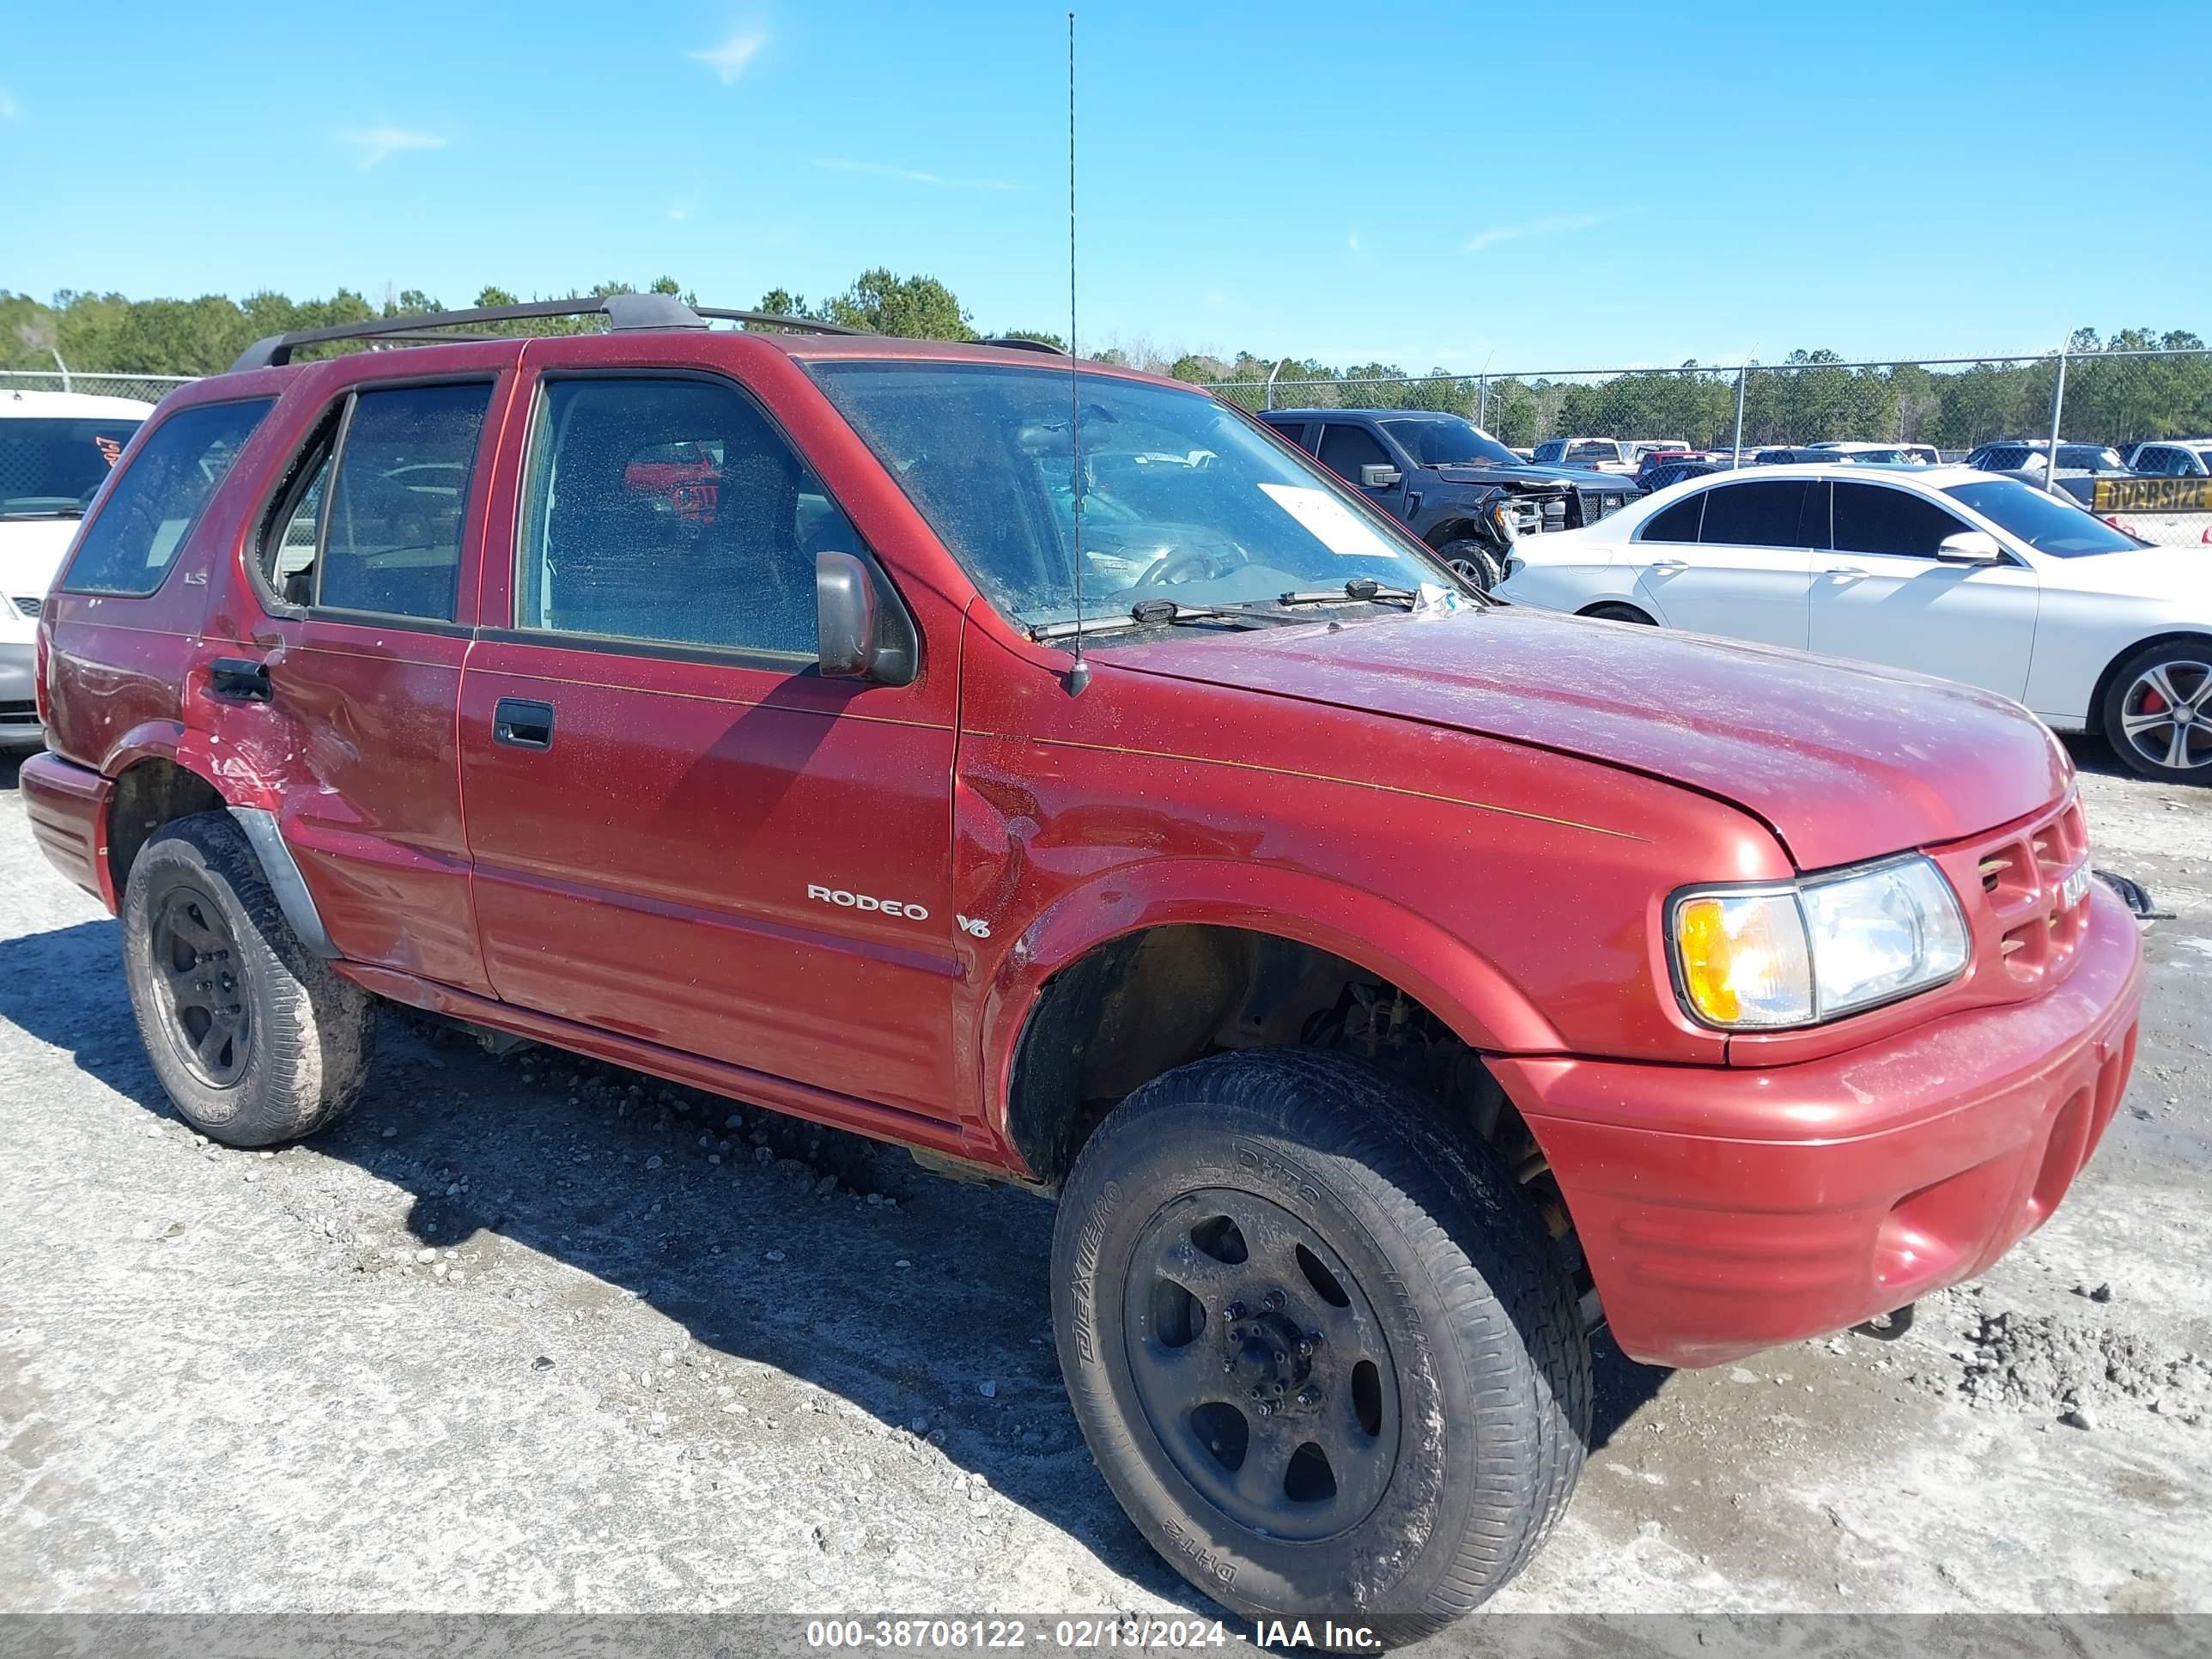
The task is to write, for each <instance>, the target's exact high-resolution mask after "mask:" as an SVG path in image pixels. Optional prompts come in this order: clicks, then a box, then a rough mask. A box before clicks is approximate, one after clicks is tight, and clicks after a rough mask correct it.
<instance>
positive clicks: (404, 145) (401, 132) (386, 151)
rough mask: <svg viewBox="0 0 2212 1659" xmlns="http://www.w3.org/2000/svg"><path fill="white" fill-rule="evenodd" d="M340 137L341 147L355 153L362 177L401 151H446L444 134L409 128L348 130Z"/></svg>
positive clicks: (360, 128) (356, 128)
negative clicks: (379, 163) (387, 157)
mask: <svg viewBox="0 0 2212 1659" xmlns="http://www.w3.org/2000/svg"><path fill="white" fill-rule="evenodd" d="M337 137H338V143H341V144H343V145H344V146H345V147H346V148H347V149H349V150H352V151H353V152H354V154H355V155H356V159H357V161H358V162H359V165H360V167H361V170H362V172H363V173H366V172H368V170H369V169H370V168H371V167H374V166H375V165H376V164H377V163H378V162H379V161H383V160H384V159H385V158H386V156H389V155H398V153H399V152H400V151H402V150H418V149H445V147H446V139H445V137H444V136H443V135H442V134H440V133H435V132H417V131H413V130H411V129H410V128H407V127H392V126H377V127H349V128H347V129H346V130H345V131H343V132H341V133H340V134H338V136H337Z"/></svg>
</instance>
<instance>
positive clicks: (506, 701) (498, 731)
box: [491, 697, 553, 749]
mask: <svg viewBox="0 0 2212 1659" xmlns="http://www.w3.org/2000/svg"><path fill="white" fill-rule="evenodd" d="M491 740H492V741H493V742H494V743H503V744H506V745H507V747H508V748H510V749H550V748H551V747H552V746H553V705H552V704H551V703H550V702H530V701H529V700H528V699H527V698H524V697H501V699H500V700H499V707H498V708H495V709H494V710H493V711H492V720H491Z"/></svg>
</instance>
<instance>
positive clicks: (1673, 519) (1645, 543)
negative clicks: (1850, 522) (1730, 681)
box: [1630, 478, 1827, 651]
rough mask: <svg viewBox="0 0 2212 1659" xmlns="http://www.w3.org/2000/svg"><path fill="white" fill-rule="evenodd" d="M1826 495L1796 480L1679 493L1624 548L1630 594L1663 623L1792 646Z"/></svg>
mask: <svg viewBox="0 0 2212 1659" xmlns="http://www.w3.org/2000/svg"><path fill="white" fill-rule="evenodd" d="M1826 501H1827V485H1826V483H1824V482H1822V481H1820V480H1817V479H1815V480H1811V481H1808V480H1806V479H1803V478H1759V479H1746V480H1743V481H1741V482H1737V483H1722V484H1716V485H1714V486H1713V487H1712V488H1711V489H1706V490H1703V491H1701V492H1699V494H1698V495H1692V496H1689V497H1687V498H1686V499H1685V500H1683V501H1680V502H1677V503H1676V504H1675V505H1674V507H1669V508H1668V510H1667V511H1666V512H1664V513H1660V514H1658V515H1657V516H1656V517H1655V518H1653V519H1652V520H1650V522H1649V523H1648V524H1646V525H1645V526H1644V529H1643V531H1642V532H1640V533H1639V534H1638V537H1637V538H1636V539H1635V540H1634V541H1633V542H1632V543H1631V544H1630V547H1631V550H1632V555H1631V556H1632V557H1633V558H1634V559H1635V561H1636V562H1637V564H1638V567H1639V568H1638V571H1637V581H1636V591H1637V593H1638V596H1639V597H1640V598H1641V599H1642V600H1643V601H1644V604H1645V605H1648V606H1649V607H1650V611H1651V613H1652V615H1653V616H1655V617H1657V618H1658V619H1659V620H1660V621H1661V622H1662V623H1666V624H1667V625H1668V627H1669V628H1681V629H1688V630H1689V631H1690V632H1692V633H1695V634H1718V635H1723V636H1725V637H1727V638H1729V639H1738V640H1759V641H1764V642H1765V643H1766V644H1768V645H1786V646H1790V647H1795V648H1796V649H1798V650H1801V651H1802V649H1804V647H1805V630H1806V620H1805V592H1806V587H1807V585H1808V583H1809V582H1810V580H1811V579H1812V578H1811V569H1812V560H1813V555H1812V551H1811V550H1812V548H1813V546H1814V544H1816V542H1818V541H1819V540H1820V539H1822V538H1823V532H1825V529H1826V523H1825V520H1826Z"/></svg>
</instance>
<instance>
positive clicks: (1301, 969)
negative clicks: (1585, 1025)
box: [981, 860, 1560, 1184]
mask: <svg viewBox="0 0 2212 1659" xmlns="http://www.w3.org/2000/svg"><path fill="white" fill-rule="evenodd" d="M1131 885H1132V884H1131V877H1130V874H1129V872H1126V871H1125V872H1117V873H1115V874H1112V875H1109V876H1104V877H1100V878H1094V879H1093V880H1092V881H1091V882H1089V883H1086V884H1084V885H1083V886H1081V887H1079V888H1077V889H1074V890H1071V891H1070V892H1068V893H1066V894H1064V895H1062V896H1061V897H1060V899H1059V900H1058V901H1056V902H1055V903H1054V905H1053V906H1052V907H1050V908H1048V910H1047V911H1046V912H1045V913H1044V914H1042V915H1040V916H1039V917H1038V918H1037V920H1036V922H1035V923H1034V924H1032V926H1031V927H1030V928H1029V929H1028V931H1027V932H1025V933H1024V935H1023V936H1022V938H1021V939H1019V940H1018V942H1017V943H1016V945H1014V946H1013V947H1012V949H1011V950H1010V951H1008V953H1007V955H1006V958H1005V961H1004V964H1003V965H1002V968H1001V969H1000V973H999V975H997V981H996V982H995V983H994V986H993V987H992V990H991V993H990V994H989V996H988V999H987V1006H986V1008H985V1010H984V1018H983V1021H982V1032H981V1036H982V1042H983V1048H984V1060H985V1068H984V1072H985V1076H986V1078H987V1080H988V1088H989V1101H988V1104H987V1110H988V1111H989V1113H990V1116H991V1119H992V1124H991V1127H993V1129H994V1131H996V1132H997V1133H999V1134H1000V1135H1001V1136H1003V1138H1004V1139H1005V1140H1006V1144H1007V1145H1008V1146H1011V1147H1012V1149H1013V1151H1014V1152H1016V1153H1017V1154H1018V1156H1019V1157H1020V1158H1021V1159H1022V1161H1023V1162H1024V1164H1026V1165H1027V1166H1028V1168H1029V1170H1030V1172H1031V1173H1032V1174H1033V1175H1035V1176H1036V1177H1038V1178H1039V1179H1040V1180H1042V1181H1044V1182H1047V1183H1048V1184H1053V1183H1056V1182H1058V1180H1059V1179H1060V1177H1061V1176H1063V1175H1064V1174H1065V1173H1066V1168H1067V1165H1068V1164H1069V1163H1071V1162H1072V1161H1073V1156H1074V1152H1075V1151H1076V1149H1077V1148H1078V1147H1079V1145H1080V1143H1081V1139H1082V1137H1083V1135H1084V1134H1085V1133H1087V1132H1088V1128H1089V1127H1095V1121H1096V1120H1095V1119H1093V1120H1092V1121H1091V1123H1089V1124H1086V1123H1085V1121H1084V1115H1085V1111H1086V1109H1091V1107H1092V1106H1093V1105H1095V1103H1096V1102H1097V1100H1098V1099H1099V1098H1102V1097H1101V1096H1098V1095H1093V1094H1091V1093H1089V1092H1087V1090H1088V1089H1089V1088H1102V1089H1103V1090H1104V1091H1105V1096H1106V1097H1114V1098H1118V1097H1119V1096H1120V1095H1121V1094H1123V1093H1126V1092H1127V1089H1129V1088H1133V1087H1134V1086H1136V1085H1137V1084H1139V1083H1141V1082H1144V1081H1147V1080H1149V1079H1150V1078H1151V1077H1152V1076H1156V1075H1158V1073H1160V1072H1162V1071H1165V1070H1168V1069H1170V1068H1171V1067H1172V1066H1176V1065H1179V1064H1182V1062H1183V1061H1184V1060H1190V1059H1194V1058H1196V1057H1198V1055H1199V1054H1203V1053H1207V1052H1212V1049H1213V1048H1218V1047H1238V1046H1262V1045H1265V1044H1268V1043H1272V1042H1297V1040H1298V1036H1299V1029H1300V1027H1301V1025H1302V1024H1304V1022H1305V1021H1306V1020H1308V1019H1310V1018H1311V1016H1312V1014H1313V1013H1314V1012H1315V1011H1316V1006H1317V999H1322V998H1328V999H1330V1000H1334V995H1335V994H1339V993H1340V989H1341V987H1344V986H1346V985H1347V984H1349V983H1351V982H1352V981H1364V982H1373V983H1376V984H1379V985H1381V986H1383V987H1387V988H1388V989H1389V991H1391V992H1394V993H1399V994H1402V995H1403V996H1404V998H1405V999H1406V1000H1407V1001H1408V1002H1409V1003H1410V1004H1412V1005H1413V1006H1414V1007H1415V1008H1416V1009H1418V1010H1419V1012H1423V1013H1425V1014H1427V1015H1430V1016H1432V1017H1433V1018H1435V1020H1436V1021H1437V1022H1438V1023H1439V1024H1441V1025H1442V1026H1443V1027H1444V1028H1445V1029H1447V1030H1449V1032H1450V1033H1451V1034H1452V1035H1453V1036H1455V1038H1456V1039H1457V1040H1458V1041H1459V1042H1461V1043H1462V1044H1463V1045H1464V1046H1465V1048H1466V1049H1467V1051H1468V1052H1469V1053H1470V1054H1473V1053H1479V1052H1481V1051H1492V1052H1498V1051H1517V1052H1537V1053H1541V1052H1547V1051H1556V1050H1557V1049H1558V1048H1559V1045H1560V1038H1559V1035H1558V1033H1557V1032H1556V1031H1554V1030H1553V1028H1552V1026H1551V1024H1550V1023H1549V1022H1548V1021H1547V1020H1546V1019H1545V1018H1543V1016H1542V1015H1541V1013H1540V1012H1538V1011H1537V1010H1536V1009H1535V1007H1534V1006H1533V1005H1532V1004H1531V1003H1530V1002H1529V1001H1528V999H1527V998H1526V997H1525V996H1523V995H1522V993H1521V992H1520V990H1519V989H1518V988H1517V987H1516V986H1514V985H1513V983H1512V982H1511V981H1510V980H1509V979H1507V978H1506V976H1505V975H1504V973H1503V972H1502V971H1501V970H1500V969H1498V967H1497V966H1496V965H1495V964H1494V963H1491V962H1490V961H1489V960H1488V959H1487V958H1486V957H1484V956H1483V955H1482V954H1481V953H1480V951H1479V950H1478V949H1477V948H1476V947H1474V946H1473V945H1469V944H1468V943H1467V942H1466V941H1464V940H1461V939H1455V938H1454V937H1452V936H1451V935H1449V934H1448V933H1445V932H1444V931H1443V929H1442V928H1440V927H1437V926H1436V925H1435V924H1434V923H1433V922H1431V921H1428V920H1427V919H1426V918H1425V917H1422V916H1419V915H1415V914H1413V913H1412V912H1410V911H1408V910H1406V909H1404V908H1401V907H1400V906H1398V905H1396V904H1395V903H1393V902H1390V901H1388V900H1384V899H1382V898H1379V897H1377V896H1375V895H1373V894H1371V893H1366V892H1362V891H1359V890H1356V889H1350V888H1346V887H1344V886H1341V885H1340V884H1337V883H1334V882H1332V881H1328V880H1326V879H1324V878H1318V877H1313V876H1308V875H1304V874H1292V873H1287V872H1269V871H1265V870H1261V869H1260V868H1258V867H1255V866H1219V865H1216V864H1213V863H1212V862H1210V861H1203V860H1188V861H1178V862H1177V863H1176V864H1175V865H1174V866H1168V867H1162V868H1157V869H1154V870H1152V871H1150V872H1147V873H1146V876H1145V877H1144V878H1142V882H1141V885H1142V889H1143V890H1140V891H1133V890H1131ZM1379 939H1387V940H1389V941H1390V946H1391V948H1390V949H1389V950H1388V951H1385V950H1383V948H1381V947H1380V946H1379V945H1376V940H1379ZM1320 1006H1326V1004H1325V1003H1323V1004H1321V1005H1320ZM1225 1037H1227V1038H1229V1039H1231V1040H1230V1041H1224V1040H1223V1039H1224V1038H1225ZM1124 1085H1126V1086H1124ZM1100 1115H1102V1116H1103V1113H1101V1114H1100Z"/></svg>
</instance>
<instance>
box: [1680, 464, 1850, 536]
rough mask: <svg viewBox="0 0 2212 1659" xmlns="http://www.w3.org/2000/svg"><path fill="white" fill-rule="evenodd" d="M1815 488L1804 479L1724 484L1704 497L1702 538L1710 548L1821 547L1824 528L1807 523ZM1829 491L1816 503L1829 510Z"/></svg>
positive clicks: (1813, 515) (1709, 490)
mask: <svg viewBox="0 0 2212 1659" xmlns="http://www.w3.org/2000/svg"><path fill="white" fill-rule="evenodd" d="M1812 494H1813V487H1812V486H1811V485H1810V484H1808V483H1807V482H1806V481H1805V480H1804V479H1802V478H1774V479H1768V480H1764V481H1761V482H1759V483H1735V484H1723V485H1721V486H1720V487H1719V488H1718V489H1708V490H1707V491H1705V524H1704V526H1702V527H1701V528H1700V529H1699V532H1698V539H1699V541H1701V542H1703V543H1704V544H1705V545H1706V546H1708V547H1712V546H1728V547H1817V546H1819V545H1820V544H1821V542H1822V541H1824V540H1825V539H1826V538H1825V536H1816V535H1815V534H1814V532H1815V531H1816V530H1820V531H1824V530H1825V529H1826V526H1824V525H1821V526H1815V525H1814V524H1810V523H1808V520H1810V519H1814V518H1816V517H1818V516H1819V515H1818V513H1817V512H1810V513H1808V510H1807V509H1808V505H1812V504H1810V503H1808V501H1807V497H1808V495H1812ZM1826 504H1827V503H1826V499H1825V491H1824V492H1823V495H1822V497H1821V498H1820V499H1819V501H1817V506H1818V507H1826Z"/></svg>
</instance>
